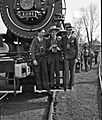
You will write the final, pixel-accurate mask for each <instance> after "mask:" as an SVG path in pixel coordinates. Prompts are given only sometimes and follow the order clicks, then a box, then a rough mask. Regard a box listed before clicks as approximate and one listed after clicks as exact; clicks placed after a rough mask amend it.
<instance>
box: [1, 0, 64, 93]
mask: <svg viewBox="0 0 102 120" xmlns="http://www.w3.org/2000/svg"><path fill="white" fill-rule="evenodd" d="M0 8H1V9H0V11H1V17H2V20H3V22H4V24H5V25H6V27H7V33H6V34H3V35H1V37H0V39H2V41H3V44H2V45H4V43H5V45H6V46H5V48H4V51H3V50H1V52H0V73H5V77H7V75H8V74H9V77H8V78H7V79H9V78H10V77H12V76H13V78H14V79H15V81H14V89H17V86H16V85H17V81H19V82H20V84H22V86H23V90H24V91H25V90H27V89H31V85H32V84H34V83H33V82H34V78H32V76H33V77H34V75H33V73H32V63H31V58H30V50H29V48H30V44H31V42H32V39H33V38H34V36H36V35H37V32H38V30H39V29H42V28H43V29H45V30H47V29H48V28H49V27H50V26H52V25H56V26H57V27H60V28H61V30H62V31H63V30H64V20H65V14H66V2H65V0H1V1H0ZM7 46H8V47H7ZM0 47H1V46H0ZM13 66H14V67H13ZM12 74H13V75H12ZM32 79H33V80H32ZM19 82H18V83H19ZM5 84H6V83H5ZM8 84H10V83H8ZM25 86H27V87H25ZM29 86H30V87H29ZM24 88H26V89H24Z"/></svg>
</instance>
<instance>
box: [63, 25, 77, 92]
mask: <svg viewBox="0 0 102 120" xmlns="http://www.w3.org/2000/svg"><path fill="white" fill-rule="evenodd" d="M65 29H66V32H67V34H66V35H65V36H63V37H62V46H63V54H64V81H63V82H64V91H66V89H72V87H73V86H74V79H75V63H76V62H77V61H78V60H77V59H78V41H77V38H76V37H75V36H74V35H73V34H72V26H71V24H70V23H66V24H65Z"/></svg>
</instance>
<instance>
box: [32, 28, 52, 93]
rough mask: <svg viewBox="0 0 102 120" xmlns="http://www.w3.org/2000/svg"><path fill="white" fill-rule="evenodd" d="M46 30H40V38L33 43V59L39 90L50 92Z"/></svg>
mask: <svg viewBox="0 0 102 120" xmlns="http://www.w3.org/2000/svg"><path fill="white" fill-rule="evenodd" d="M44 35H45V30H43V29H42V30H38V36H37V37H35V38H34V40H33V41H32V43H31V58H32V61H33V69H34V73H35V78H36V85H37V89H39V90H48V91H49V89H50V88H49V77H48V70H47V57H46V39H45V38H44Z"/></svg>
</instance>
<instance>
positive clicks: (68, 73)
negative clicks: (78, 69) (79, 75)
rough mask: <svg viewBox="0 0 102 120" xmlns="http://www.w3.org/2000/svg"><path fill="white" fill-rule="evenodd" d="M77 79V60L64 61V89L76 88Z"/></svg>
mask: <svg viewBox="0 0 102 120" xmlns="http://www.w3.org/2000/svg"><path fill="white" fill-rule="evenodd" d="M74 79H75V60H74V59H72V60H64V81H63V84H64V87H65V88H68V86H74Z"/></svg>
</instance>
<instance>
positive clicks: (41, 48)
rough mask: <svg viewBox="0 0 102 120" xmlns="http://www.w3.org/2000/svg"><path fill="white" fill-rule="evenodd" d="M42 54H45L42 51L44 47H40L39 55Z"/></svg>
mask: <svg viewBox="0 0 102 120" xmlns="http://www.w3.org/2000/svg"><path fill="white" fill-rule="evenodd" d="M44 53H45V51H44V47H43V46H41V47H40V54H44Z"/></svg>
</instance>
